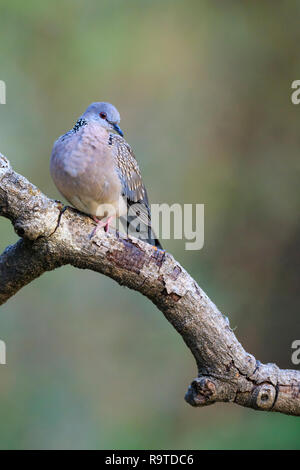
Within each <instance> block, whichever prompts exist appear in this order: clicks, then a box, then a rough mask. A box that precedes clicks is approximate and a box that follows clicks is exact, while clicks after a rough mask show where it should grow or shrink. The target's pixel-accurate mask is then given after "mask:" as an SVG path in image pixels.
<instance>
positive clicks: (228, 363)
mask: <svg viewBox="0 0 300 470" xmlns="http://www.w3.org/2000/svg"><path fill="white" fill-rule="evenodd" d="M0 215H2V216H4V217H7V218H8V219H10V220H11V222H12V224H13V226H14V228H15V231H16V232H17V234H18V235H19V236H20V237H22V239H21V240H19V241H18V242H17V243H16V244H15V245H13V246H9V247H7V248H6V250H5V251H4V253H3V254H2V255H1V256H0V304H3V303H4V302H6V301H7V300H8V299H9V298H10V297H11V296H13V295H14V294H15V293H16V292H17V291H18V290H19V289H21V288H22V287H23V286H25V285H26V284H28V283H29V282H31V281H32V280H33V279H35V278H37V277H39V276H40V275H41V274H43V273H44V272H45V271H50V270H52V269H55V268H57V267H59V266H62V265H65V264H71V265H72V266H74V267H77V268H81V269H91V270H93V271H97V272H99V273H102V274H104V275H106V276H109V277H111V278H112V279H114V280H115V281H117V282H118V283H119V284H121V285H125V286H127V287H129V288H131V289H134V290H136V291H139V292H140V293H141V294H143V295H145V296H146V297H148V298H149V299H150V300H151V301H152V302H153V303H154V304H155V305H156V306H157V307H158V308H159V309H160V310H161V311H162V313H163V314H164V315H165V317H166V318H167V320H168V321H169V322H170V323H171V324H172V325H173V326H174V328H175V329H176V330H177V331H178V333H179V334H180V335H181V336H182V338H183V340H184V342H185V343H186V345H187V346H188V347H189V348H190V350H191V352H192V354H193V355H194V357H195V360H196V363H197V366H198V377H197V378H196V379H194V380H193V381H192V383H191V385H190V386H189V389H188V391H187V393H186V396H185V399H186V401H187V402H188V403H189V404H191V405H192V406H204V405H209V404H213V403H215V402H218V401H223V402H227V401H229V402H233V403H237V404H238V405H242V406H246V407H250V408H253V409H256V410H264V411H279V412H281V413H286V414H289V415H297V416H299V415H300V371H296V370H281V369H279V368H278V367H277V366H276V365H275V364H261V363H260V362H259V361H256V359H255V358H254V357H253V356H252V355H251V354H248V353H247V352H246V351H245V350H244V349H243V347H242V345H241V344H240V343H239V342H238V340H237V338H236V337H235V335H234V333H233V331H232V329H231V328H230V325H229V321H228V319H227V318H226V317H224V316H223V315H222V314H221V312H220V311H219V310H218V309H217V307H216V306H215V305H214V303H213V302H212V301H211V300H210V299H209V298H208V296H207V295H206V294H205V293H204V292H203V290H202V289H201V288H200V287H199V286H198V284H197V283H196V282H195V281H194V279H192V277H191V276H190V275H189V274H188V273H187V272H186V271H185V270H184V269H183V267H182V266H180V264H179V263H178V262H177V261H176V260H175V259H174V258H173V256H172V255H170V254H169V253H165V252H162V251H159V250H155V249H154V248H153V247H152V246H150V245H148V244H147V243H144V242H143V241H141V240H138V239H135V238H130V237H122V236H116V235H114V234H112V233H105V232H104V231H99V232H98V233H97V235H96V236H95V237H94V238H93V239H92V240H89V234H90V232H91V230H92V227H93V226H94V225H93V222H92V221H91V220H90V218H89V217H88V216H85V215H83V214H80V213H79V212H78V211H76V210H74V209H72V208H67V210H64V211H63V210H62V205H61V203H60V202H59V201H54V200H51V199H49V198H47V197H46V196H45V195H44V194H42V193H41V192H40V190H39V189H37V188H36V187H35V186H33V185H32V184H31V183H30V182H29V181H27V180H26V178H24V177H23V176H21V175H18V174H17V173H15V172H14V171H13V170H12V168H11V166H10V164H9V162H8V160H7V159H6V158H5V157H4V156H2V155H1V154H0Z"/></svg>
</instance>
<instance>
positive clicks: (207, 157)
mask: <svg viewBox="0 0 300 470" xmlns="http://www.w3.org/2000/svg"><path fill="white" fill-rule="evenodd" d="M299 14H300V4H299V2H298V1H293V0H291V1H290V2H279V1H272V2H269V1H262V0H257V1H253V0H251V1H244V2H240V1H229V0H227V1H226V2H225V1H223V2H221V1H212V0H207V1H202V0H195V1H192V0H185V1H177V0H160V1H157V0H152V1H150V0H126V2H125V1H124V0H102V1H92V0H87V1H76V0H69V1H67V0H63V1H61V0H60V1H51V2H50V1H49V0H48V1H43V2H41V1H37V0H36V1H30V0H29V1H27V2H24V1H16V0H9V1H8V0H2V1H1V4H0V25H1V27H0V41H1V56H0V79H1V80H4V81H5V82H6V85H7V104H6V105H0V138H1V146H0V151H1V152H2V153H4V154H5V155H6V156H7V157H8V158H9V159H10V161H11V163H12V165H13V166H14V169H15V170H16V171H18V172H19V173H22V174H23V175H25V176H26V177H27V178H29V179H30V181H31V182H33V183H34V184H36V185H37V186H38V187H39V188H40V189H41V190H42V191H44V192H45V193H46V194H48V195H49V196H51V197H53V198H61V196H60V195H59V194H58V191H57V190H56V188H55V187H54V184H53V183H52V180H51V179H50V176H49V157H50V152H51V148H52V144H53V142H54V140H55V139H56V138H57V137H58V136H59V135H61V134H62V133H64V132H65V131H67V130H69V129H70V128H71V127H72V125H73V123H74V122H75V121H76V119H77V117H78V116H79V115H80V114H81V113H82V112H83V111H84V110H85V108H86V107H87V105H88V104H89V103H90V102H92V101H101V100H104V101H110V102H112V103H113V104H115V105H116V106H117V107H118V109H119V110H120V113H121V116H122V122H121V125H122V128H123V130H124V131H125V137H126V139H127V140H128V142H129V143H130V144H131V145H132V146H133V148H134V151H135V153H136V155H137V158H138V160H139V162H140V166H141V168H142V172H143V176H144V180H145V183H146V186H147V187H148V192H149V195H150V199H151V202H153V203H160V202H167V203H173V202H181V203H204V204H205V211H206V213H205V245H204V248H203V249H202V250H201V251H197V252H195V251H185V249H184V242H182V241H178V240H176V241H165V242H164V245H165V247H166V249H167V250H168V251H170V252H172V253H173V254H174V256H175V257H176V258H177V259H178V261H179V262H181V263H182V264H183V265H184V267H185V268H186V269H188V270H189V271H190V273H191V274H192V275H193V276H194V277H195V278H196V280H197V281H198V282H199V284H200V285H201V287H202V288H203V289H204V290H205V291H206V292H207V294H208V295H209V296H210V297H211V298H212V299H213V301H214V302H215V303H216V304H217V305H218V307H219V308H220V309H221V310H222V311H223V312H224V313H225V314H226V315H227V316H228V317H229V318H230V322H231V326H232V327H233V328H235V333H236V334H237V336H238V338H239V340H240V341H241V342H242V343H243V345H244V347H245V349H247V350H248V351H249V352H251V353H253V354H254V355H255V356H256V357H257V358H258V359H260V360H261V361H263V362H277V364H278V365H279V366H280V367H286V368H295V367H297V366H293V364H292V363H291V353H292V350H291V343H292V341H293V340H295V339H299V337H300V328H299V327H300V322H299V310H300V301H299V291H298V285H299V271H300V259H299V252H300V241H299V240H300V222H299V202H300V200H299V199H300V191H299V176H300V175H299V170H300V160H299V148H300V133H299V122H300V106H299V107H297V106H295V105H293V104H292V103H291V99H290V96H291V92H292V90H291V82H292V81H293V80H295V79H300V62H299V40H300V29H299ZM0 230H1V239H0V244H1V246H0V248H1V251H2V250H3V249H4V248H5V247H6V246H7V245H8V244H11V243H13V242H15V240H17V236H16V235H15V234H14V232H13V230H12V227H11V225H10V223H9V222H8V221H7V220H5V219H3V218H1V220H0ZM0 338H1V339H2V340H4V341H5V342H6V344H7V362H8V363H7V365H6V366H0V374H1V381H0V383H1V385H0V423H1V424H0V447H1V448H3V449H11V448H18V449H28V448H51V449H53V448H71V449H82V448H83V449H89V448H104V449H105V448H106V449H109V448H115V449H124V448H130V449H140V448H142V449H143V448H146V449H155V448H158V449H166V448H170V449H177V448H182V449H184V448H187V449H191V448H194V449H239V448H248V449H251V448H259V449H266V448H272V449H275V448H276V449H278V448H298V449H299V448H300V421H299V420H297V418H294V417H288V416H284V415H278V414H272V413H270V414H268V413H259V412H256V411H252V410H247V409H243V408H241V407H237V406H235V405H230V404H224V405H222V404H217V405H215V406H213V407H208V408H205V409H193V408H191V407H190V406H189V405H187V404H186V403H185V402H184V400H183V397H184V394H185V391H186V388H187V385H188V384H189V383H190V381H191V379H192V378H193V377H194V376H195V375H196V367H195V362H194V360H193V357H192V355H191V353H190V352H189V351H188V349H187V348H186V346H185V345H184V343H183V341H182V339H181V338H180V336H179V335H178V334H177V333H176V332H175V331H174V330H173V329H172V327H171V326H170V325H169V324H168V323H167V321H166V320H165V318H164V317H163V315H162V314H161V313H160V312H159V311H158V310H157V309H156V308H155V307H154V305H152V304H151V303H150V302H149V301H147V300H146V299H145V298H143V297H142V296H140V295H139V294H138V293H136V292H132V291H129V290H128V289H124V288H122V287H120V286H118V285H117V284H116V283H114V282H113V281H112V280H111V279H108V278H106V277H103V276H100V275H99V274H96V273H93V272H89V271H80V270H76V269H73V268H70V267H64V268H61V269H59V270H57V271H55V272H51V273H48V274H45V275H43V276H42V277H41V278H40V279H38V280H36V281H34V282H33V283H32V284H30V285H29V286H27V287H25V288H24V289H22V290H21V291H20V292H19V293H18V294H17V295H16V296H15V297H14V298H12V299H11V300H9V301H8V302H7V304H5V305H4V306H3V307H2V309H1V316H0ZM298 367H299V366H298Z"/></svg>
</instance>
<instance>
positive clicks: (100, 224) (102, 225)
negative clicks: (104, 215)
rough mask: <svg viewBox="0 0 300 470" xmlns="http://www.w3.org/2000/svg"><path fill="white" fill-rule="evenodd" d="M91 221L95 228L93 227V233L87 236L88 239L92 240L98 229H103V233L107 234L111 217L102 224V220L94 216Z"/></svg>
mask: <svg viewBox="0 0 300 470" xmlns="http://www.w3.org/2000/svg"><path fill="white" fill-rule="evenodd" d="M92 219H93V220H94V222H96V224H97V225H96V227H94V229H93V231H92V232H91V234H90V236H89V238H90V239H91V238H93V236H94V235H95V233H96V232H97V231H98V229H99V228H102V227H104V231H105V232H108V230H109V224H110V223H111V221H112V219H113V217H108V219H107V220H106V221H105V222H103V221H102V220H99V219H97V217H94V216H93V217H92Z"/></svg>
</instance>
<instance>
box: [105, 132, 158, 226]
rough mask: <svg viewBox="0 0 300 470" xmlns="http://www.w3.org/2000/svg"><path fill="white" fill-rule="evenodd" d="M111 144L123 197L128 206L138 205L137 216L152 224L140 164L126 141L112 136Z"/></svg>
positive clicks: (114, 135)
mask: <svg viewBox="0 0 300 470" xmlns="http://www.w3.org/2000/svg"><path fill="white" fill-rule="evenodd" d="M109 143H110V145H111V146H112V151H113V155H114V158H115V161H116V169H117V172H118V174H119V178H120V180H121V184H122V195H123V196H124V197H125V198H126V200H127V204H128V206H129V207H130V206H132V205H133V204H135V203H137V204H138V209H137V210H138V211H139V213H137V214H136V215H137V216H138V218H139V219H140V220H141V221H142V222H143V223H145V224H147V225H148V224H149V222H150V207H149V201H148V196H147V191H146V188H145V186H144V183H143V180H142V176H141V172H140V169H139V166H138V162H137V161H136V158H135V156H134V153H133V151H132V149H131V147H130V146H129V145H128V143H127V142H126V140H125V139H123V138H122V137H120V136H118V135H117V134H111V135H110V139H109Z"/></svg>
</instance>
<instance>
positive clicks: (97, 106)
mask: <svg viewBox="0 0 300 470" xmlns="http://www.w3.org/2000/svg"><path fill="white" fill-rule="evenodd" d="M81 117H82V118H83V119H85V120H86V121H88V122H89V121H96V122H98V123H99V124H100V125H101V126H102V127H104V128H105V129H107V130H108V131H114V132H117V133H118V134H120V135H121V136H122V137H123V132H122V129H121V128H120V127H119V124H120V119H121V118H120V113H119V111H118V110H117V108H115V107H114V106H113V105H112V104H110V103H102V102H101V103H92V104H90V106H89V107H88V108H87V110H86V111H85V112H84V113H83V115H82V116H81Z"/></svg>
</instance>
